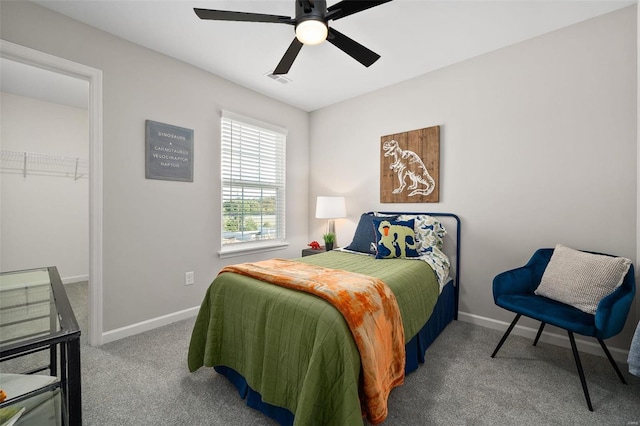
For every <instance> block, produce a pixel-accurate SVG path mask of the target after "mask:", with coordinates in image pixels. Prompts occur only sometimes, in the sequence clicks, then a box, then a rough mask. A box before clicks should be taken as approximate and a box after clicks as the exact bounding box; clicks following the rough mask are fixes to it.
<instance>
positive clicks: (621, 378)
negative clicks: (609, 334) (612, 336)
mask: <svg viewBox="0 0 640 426" xmlns="http://www.w3.org/2000/svg"><path fill="white" fill-rule="evenodd" d="M598 342H600V346H602V350H603V351H604V353H605V355H607V358H609V362H610V363H611V365H612V366H613V369H614V370H616V373H617V374H618V377H619V378H620V381H621V382H622V383H624V384H625V385H626V384H627V382H626V380H624V376H622V372H620V369H619V368H618V364H616V361H615V360H614V359H613V357H612V356H611V353H610V352H609V349H607V345H605V344H604V341H603V340H602V339H598Z"/></svg>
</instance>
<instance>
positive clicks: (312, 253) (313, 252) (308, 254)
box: [302, 246, 326, 257]
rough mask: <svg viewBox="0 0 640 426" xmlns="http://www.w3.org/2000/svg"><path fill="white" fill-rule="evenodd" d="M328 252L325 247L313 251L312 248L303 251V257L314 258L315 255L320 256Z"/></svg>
mask: <svg viewBox="0 0 640 426" xmlns="http://www.w3.org/2000/svg"><path fill="white" fill-rule="evenodd" d="M325 251H326V250H325V249H324V246H323V247H320V248H319V249H312V248H306V249H302V257H305V256H313V255H314V254H320V253H324V252H325Z"/></svg>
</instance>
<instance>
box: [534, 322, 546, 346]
mask: <svg viewBox="0 0 640 426" xmlns="http://www.w3.org/2000/svg"><path fill="white" fill-rule="evenodd" d="M545 324H546V323H545V322H541V323H540V328H539V329H538V334H536V340H534V341H533V346H535V345H537V344H538V340H539V339H540V336H541V335H542V330H544V326H545Z"/></svg>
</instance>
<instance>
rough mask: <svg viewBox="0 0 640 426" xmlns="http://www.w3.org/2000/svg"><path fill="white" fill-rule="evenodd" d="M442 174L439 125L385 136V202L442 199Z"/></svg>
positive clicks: (382, 175) (382, 172) (382, 190)
mask: <svg viewBox="0 0 640 426" xmlns="http://www.w3.org/2000/svg"><path fill="white" fill-rule="evenodd" d="M439 174H440V127H439V126H434V127H428V128H425V129H420V130H413V131H411V132H405V133H399V134H395V135H388V136H383V137H382V138H381V152H380V202H381V203H429V202H438V201H439Z"/></svg>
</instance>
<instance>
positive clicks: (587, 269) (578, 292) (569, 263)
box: [535, 244, 631, 314]
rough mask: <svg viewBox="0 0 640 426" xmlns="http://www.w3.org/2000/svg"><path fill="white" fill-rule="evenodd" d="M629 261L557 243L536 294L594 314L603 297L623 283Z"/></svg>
mask: <svg viewBox="0 0 640 426" xmlns="http://www.w3.org/2000/svg"><path fill="white" fill-rule="evenodd" d="M630 264H631V260H629V259H627V258H624V257H613V256H606V255H600V254H592V253H585V252H583V251H579V250H574V249H571V248H569V247H565V246H563V245H561V244H558V245H556V248H555V250H554V251H553V255H552V256H551V260H550V261H549V264H548V265H547V268H546V269H545V271H544V274H543V275H542V280H541V281H540V285H539V286H538V288H537V289H536V290H535V294H537V295H538V296H544V297H547V298H549V299H553V300H556V301H558V302H562V303H566V304H567V305H571V306H574V307H576V308H578V309H580V310H581V311H584V312H587V313H589V314H595V313H596V308H597V307H598V303H600V300H602V299H603V298H604V297H606V296H607V295H609V294H611V293H612V292H613V291H614V290H615V289H616V288H617V287H618V286H619V285H620V284H622V280H623V279H624V276H625V275H626V274H627V271H628V270H629V265H630Z"/></svg>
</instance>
